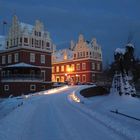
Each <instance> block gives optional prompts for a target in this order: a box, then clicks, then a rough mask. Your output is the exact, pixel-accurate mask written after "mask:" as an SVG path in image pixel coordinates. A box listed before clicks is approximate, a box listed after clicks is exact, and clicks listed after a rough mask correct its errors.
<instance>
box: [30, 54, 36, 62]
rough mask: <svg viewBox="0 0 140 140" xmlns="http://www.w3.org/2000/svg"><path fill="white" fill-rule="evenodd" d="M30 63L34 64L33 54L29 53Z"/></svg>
mask: <svg viewBox="0 0 140 140" xmlns="http://www.w3.org/2000/svg"><path fill="white" fill-rule="evenodd" d="M30 62H35V54H34V53H30Z"/></svg>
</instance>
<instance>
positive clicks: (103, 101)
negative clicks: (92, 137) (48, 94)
mask: <svg viewBox="0 0 140 140" xmlns="http://www.w3.org/2000/svg"><path fill="white" fill-rule="evenodd" d="M84 88H87V87H86V86H83V87H79V89H78V90H76V91H75V92H74V96H75V98H76V97H77V98H78V99H79V100H80V103H78V104H75V103H74V102H73V101H75V100H72V99H71V98H70V99H69V100H70V102H71V103H72V105H74V106H75V107H77V108H78V109H80V110H81V111H82V112H85V113H86V114H88V115H89V116H91V117H92V118H93V119H96V120H97V121H98V122H100V123H101V124H103V125H105V126H106V127H108V128H110V129H112V130H113V131H115V132H117V133H118V134H120V135H123V136H125V137H127V138H128V139H132V140H139V138H140V133H139V130H140V125H139V124H140V122H139V121H137V120H134V119H132V118H127V117H124V116H120V115H118V114H115V113H111V110H113V111H115V110H116V109H117V110H118V112H121V113H124V114H126V115H129V116H132V117H136V118H139V119H140V110H139V109H138V107H139V106H140V100H139V99H137V98H133V97H130V98H128V96H125V95H123V96H119V95H117V94H115V93H114V94H113V93H112V94H110V95H106V96H95V97H92V98H84V97H82V96H81V95H80V94H79V92H80V90H82V89H84Z"/></svg>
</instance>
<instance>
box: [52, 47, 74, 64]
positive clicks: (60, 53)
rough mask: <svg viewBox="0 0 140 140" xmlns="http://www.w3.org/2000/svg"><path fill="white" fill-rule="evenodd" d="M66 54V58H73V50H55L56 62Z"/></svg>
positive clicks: (61, 59)
mask: <svg viewBox="0 0 140 140" xmlns="http://www.w3.org/2000/svg"><path fill="white" fill-rule="evenodd" d="M65 53H66V55H67V60H72V58H73V51H72V50H70V49H63V50H58V51H56V52H55V54H54V56H55V57H56V60H55V61H56V62H60V61H63V60H64V55H65Z"/></svg>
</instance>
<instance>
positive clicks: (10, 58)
mask: <svg viewBox="0 0 140 140" xmlns="http://www.w3.org/2000/svg"><path fill="white" fill-rule="evenodd" d="M11 62H12V55H11V54H9V55H8V63H11Z"/></svg>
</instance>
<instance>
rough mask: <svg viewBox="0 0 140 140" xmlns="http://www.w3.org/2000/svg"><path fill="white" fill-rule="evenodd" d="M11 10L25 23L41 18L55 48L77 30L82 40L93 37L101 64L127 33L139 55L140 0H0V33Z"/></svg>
mask: <svg viewBox="0 0 140 140" xmlns="http://www.w3.org/2000/svg"><path fill="white" fill-rule="evenodd" d="M14 13H16V15H17V16H18V18H19V20H20V21H22V22H25V23H29V24H34V22H35V20H36V19H39V20H41V21H42V22H43V23H44V25H45V27H46V29H47V30H48V31H49V32H50V35H51V38H52V40H53V42H54V43H55V44H56V46H57V49H60V48H64V47H69V42H70V40H72V39H73V40H74V41H77V38H78V35H79V34H80V33H82V34H83V35H84V36H85V38H86V40H91V39H92V38H93V37H96V38H97V41H98V42H99V44H100V45H101V46H102V50H103V60H104V64H105V63H106V62H107V61H109V62H111V61H113V52H114V49H115V48H117V47H124V46H125V44H126V43H127V40H128V36H129V34H131V35H132V36H133V38H132V43H134V44H135V51H136V55H137V56H140V55H139V54H140V0H0V23H1V25H0V34H2V33H3V32H2V22H3V21H7V23H8V26H9V25H10V24H11V19H12V16H13V14H14Z"/></svg>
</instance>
